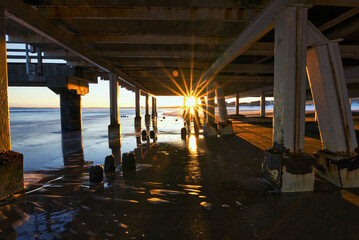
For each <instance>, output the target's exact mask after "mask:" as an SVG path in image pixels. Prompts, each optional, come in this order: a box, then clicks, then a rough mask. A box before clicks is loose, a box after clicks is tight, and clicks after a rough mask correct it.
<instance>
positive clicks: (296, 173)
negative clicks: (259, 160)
mask: <svg viewBox="0 0 359 240" xmlns="http://www.w3.org/2000/svg"><path fill="white" fill-rule="evenodd" d="M314 163H315V159H314V158H313V157H311V156H309V155H307V154H305V153H297V154H290V153H285V152H281V151H277V150H275V149H269V150H266V151H264V162H263V164H262V170H263V172H264V176H265V178H266V179H267V180H268V181H269V182H270V183H271V184H272V185H273V186H274V187H275V188H277V189H278V190H279V191H280V192H283V193H284V192H309V191H314V180H315V167H314Z"/></svg>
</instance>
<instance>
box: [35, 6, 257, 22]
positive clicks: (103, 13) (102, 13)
mask: <svg viewBox="0 0 359 240" xmlns="http://www.w3.org/2000/svg"><path fill="white" fill-rule="evenodd" d="M38 10H39V12H40V14H41V15H43V16H45V17H47V18H50V19H119V20H166V21H194V20H197V21H227V22H248V21H250V20H251V19H253V18H254V14H255V12H254V10H250V9H243V8H240V9H238V8H237V9H225V8H165V7H131V8H125V7H88V6H87V7H51V6H46V7H44V8H43V7H38Z"/></svg>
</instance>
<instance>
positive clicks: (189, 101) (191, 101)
mask: <svg viewBox="0 0 359 240" xmlns="http://www.w3.org/2000/svg"><path fill="white" fill-rule="evenodd" d="M194 106H196V99H195V98H194V97H193V96H190V97H188V98H187V99H186V107H188V108H193V107H194Z"/></svg>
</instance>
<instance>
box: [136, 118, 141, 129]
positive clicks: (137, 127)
mask: <svg viewBox="0 0 359 240" xmlns="http://www.w3.org/2000/svg"><path fill="white" fill-rule="evenodd" d="M141 121H142V118H141V117H138V116H137V117H135V129H136V130H139V131H141V129H142V124H141Z"/></svg>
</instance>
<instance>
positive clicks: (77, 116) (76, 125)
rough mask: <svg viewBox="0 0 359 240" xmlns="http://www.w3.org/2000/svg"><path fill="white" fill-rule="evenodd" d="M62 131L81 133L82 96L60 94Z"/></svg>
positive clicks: (68, 93) (67, 93) (66, 93)
mask: <svg viewBox="0 0 359 240" xmlns="http://www.w3.org/2000/svg"><path fill="white" fill-rule="evenodd" d="M60 110H61V129H62V131H81V130H82V116H81V115H82V114H81V95H78V94H75V93H71V92H63V93H60Z"/></svg>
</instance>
